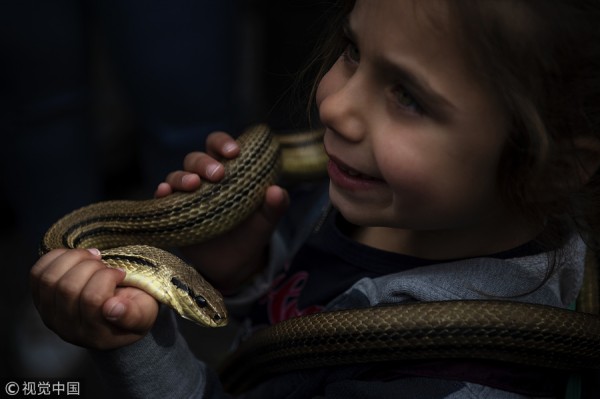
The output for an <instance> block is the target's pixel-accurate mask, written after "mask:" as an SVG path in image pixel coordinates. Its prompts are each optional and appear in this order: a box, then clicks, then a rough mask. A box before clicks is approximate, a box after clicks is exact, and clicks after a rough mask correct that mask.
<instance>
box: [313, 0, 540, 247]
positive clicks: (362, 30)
mask: <svg viewBox="0 0 600 399" xmlns="http://www.w3.org/2000/svg"><path fill="white" fill-rule="evenodd" d="M345 31H346V32H345V34H346V37H347V40H348V45H347V47H346V50H345V52H344V54H343V55H342V56H341V57H340V58H339V59H338V60H337V62H336V63H335V64H334V65H333V67H332V68H331V69H330V70H329V71H328V73H327V74H326V75H325V76H324V77H323V79H322V80H321V82H320V85H319V88H318V91H317V105H318V107H319V112H320V119H321V121H322V122H323V124H324V125H325V127H326V132H325V139H324V143H325V148H326V151H327V153H328V154H329V156H330V163H329V176H330V179H331V184H330V196H331V201H332V203H333V205H334V206H336V207H337V208H338V209H339V210H340V211H341V213H342V214H343V215H344V217H346V218H347V219H348V220H349V221H350V222H352V223H354V224H356V225H358V226H362V227H363V228H362V229H359V231H358V233H357V238H358V239H359V240H361V241H363V242H365V243H367V244H370V245H373V246H375V247H380V248H383V249H387V250H392V251H397V252H402V253H407V254H412V255H415V256H423V257H428V258H432V259H435V258H438V259H440V258H452V257H464V256H475V255H481V254H485V253H490V252H496V251H501V250H505V249H508V248H511V247H513V246H515V245H519V244H520V243H522V242H525V241H527V240H528V239H530V238H532V237H531V236H533V235H535V233H533V232H532V229H531V228H529V227H527V226H524V225H523V222H522V220H521V218H519V217H518V216H517V215H514V214H513V213H511V212H510V211H509V209H508V208H507V207H506V206H505V205H504V204H503V202H502V200H501V197H500V193H499V188H498V184H497V175H498V165H499V160H500V156H501V153H502V149H503V146H504V143H505V142H506V140H507V137H508V128H507V118H506V116H505V114H504V112H503V110H502V109H501V107H500V106H499V105H498V104H497V102H496V101H495V98H494V96H493V94H492V93H490V92H489V91H488V90H487V89H486V88H485V87H484V85H482V84H480V83H479V82H478V81H477V80H476V78H475V74H474V73H473V72H472V71H471V70H470V69H469V66H468V65H467V64H466V63H465V60H464V59H463V57H462V54H461V51H460V49H459V46H458V45H457V44H456V43H455V37H456V36H453V34H452V29H451V25H450V23H449V14H448V10H446V8H445V7H444V2H441V1H435V0H428V1H421V0H419V1H414V0H377V1H372V0H357V1H356V5H355V7H354V9H353V11H352V12H351V14H350V15H349V18H348V23H347V26H346V29H345Z"/></svg>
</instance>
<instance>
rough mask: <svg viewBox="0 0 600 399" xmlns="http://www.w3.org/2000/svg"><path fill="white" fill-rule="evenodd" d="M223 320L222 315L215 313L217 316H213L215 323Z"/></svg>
mask: <svg viewBox="0 0 600 399" xmlns="http://www.w3.org/2000/svg"><path fill="white" fill-rule="evenodd" d="M222 318H223V317H221V315H220V314H218V313H215V315H214V316H213V320H214V321H219V320H221V319H222Z"/></svg>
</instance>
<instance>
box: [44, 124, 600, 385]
mask: <svg viewBox="0 0 600 399" xmlns="http://www.w3.org/2000/svg"><path fill="white" fill-rule="evenodd" d="M307 138H308V141H309V142H311V143H312V144H310V145H311V146H312V147H313V149H314V148H317V149H318V150H317V151H316V152H315V153H316V154H317V156H316V157H314V158H313V159H316V161H314V162H309V163H308V164H302V165H300V163H302V162H304V161H305V160H307V159H310V157H309V156H307V153H308V152H309V151H312V149H308V148H307V147H308V146H307V145H306V142H307ZM319 138H320V136H319V134H318V133H311V134H308V135H305V136H304V137H303V136H284V139H275V138H274V137H273V135H272V134H271V133H270V132H269V129H268V128H267V127H266V126H263V125H260V126H257V127H254V128H252V129H249V130H248V131H247V132H246V133H244V134H243V135H242V136H240V137H239V139H238V141H239V144H240V147H241V151H240V155H239V156H238V157H237V158H236V159H234V160H231V161H227V162H225V163H224V166H225V169H226V173H225V177H224V178H223V180H222V181H220V182H219V183H217V184H212V183H207V182H205V183H203V184H202V187H201V188H200V189H199V190H198V191H196V192H193V193H175V194H173V195H169V196H167V197H164V198H160V199H151V200H146V201H107V202H100V203H96V204H92V205H89V206H87V207H84V208H81V209H78V210H76V211H74V212H72V213H70V214H68V215H66V216H65V217H63V218H62V219H60V220H59V221H58V222H56V223H55V224H54V225H53V226H52V227H51V228H50V229H49V230H48V232H47V233H46V235H45V236H44V238H43V242H42V246H41V252H42V253H46V252H48V251H50V250H52V249H55V248H90V247H95V248H98V249H100V250H101V253H102V260H103V261H104V262H105V263H106V264H107V265H108V266H110V267H118V268H122V269H124V270H125V271H126V273H127V277H126V279H125V281H124V284H126V285H131V286H135V287H139V288H141V289H143V290H145V291H147V292H148V293H149V294H151V295H152V296H154V297H155V298H156V299H157V300H158V301H160V302H162V303H164V304H166V305H167V306H169V307H171V308H173V309H174V310H175V311H176V312H177V313H178V314H179V315H181V316H182V317H184V318H187V319H190V320H193V321H195V322H197V323H199V324H202V325H206V326H211V327H218V326H222V325H225V324H226V323H227V312H226V309H225V306H224V304H223V298H222V296H221V295H220V293H219V292H218V291H217V290H215V289H214V288H212V287H211V285H210V284H208V283H207V282H206V281H205V280H204V279H203V278H202V277H201V276H200V275H199V274H198V273H197V272H196V271H195V269H193V268H192V267H191V266H189V265H187V264H185V263H184V262H183V261H181V260H180V259H179V258H177V257H175V256H174V255H172V254H171V253H169V252H166V251H165V250H162V249H158V247H159V248H169V247H178V246H185V245H190V244H193V243H197V242H201V241H204V240H207V239H209V238H211V237H215V236H217V235H220V234H223V233H224V232H226V231H228V230H230V229H232V228H233V227H235V226H236V225H237V224H238V223H239V222H241V221H242V220H244V219H246V218H247V217H248V216H249V215H250V214H251V213H252V212H254V211H255V210H256V209H257V207H258V206H259V205H260V203H261V201H262V199H263V195H264V192H265V189H266V187H267V186H269V185H271V184H273V183H274V182H275V181H277V179H278V176H279V174H280V170H281V165H282V164H283V168H284V169H285V170H287V172H286V175H287V176H288V177H290V178H291V179H292V180H293V179H295V178H297V177H298V176H300V175H302V174H303V173H308V174H312V175H319V174H321V173H322V171H323V166H324V164H325V162H326V161H327V158H326V156H325V155H324V154H323V152H322V148H321V147H320V140H319ZM307 165H308V166H307ZM303 168H304V171H305V172H302V169H303ZM594 295H597V291H596V293H595V294H594ZM428 305H429V304H421V305H418V306H416V305H414V304H413V305H399V306H393V307H385V308H381V309H378V310H374V309H370V310H353V311H347V312H341V313H333V312H332V313H331V314H328V313H323V314H319V315H314V316H311V317H309V318H304V317H303V318H299V319H298V320H296V321H294V320H291V321H289V322H284V323H281V325H278V326H275V327H274V328H270V329H267V331H266V332H265V333H263V334H261V335H259V336H258V337H257V338H256V339H253V340H251V341H250V343H249V344H248V345H245V346H244V347H243V348H242V355H240V356H241V357H240V356H238V358H240V359H241V361H239V362H237V363H236V364H237V365H238V366H239V365H242V366H244V365H246V366H247V367H246V366H244V367H242V368H237V366H236V367H233V368H232V367H229V370H231V372H230V373H229V374H230V375H234V376H236V377H234V379H233V381H237V380H236V378H238V379H239V378H242V380H243V377H241V376H243V375H244V374H251V373H252V372H254V373H256V371H257V370H258V369H257V367H254V366H252V365H255V366H256V365H257V364H258V365H259V368H260V369H261V370H263V371H264V372H265V373H266V372H267V370H268V369H273V370H274V372H277V371H282V370H284V369H286V368H287V369H294V368H303V367H313V366H315V365H332V364H347V363H349V362H369V361H380V359H383V360H389V358H388V356H387V355H389V354H393V358H394V359H397V358H403V357H404V358H416V357H428V358H436V357H438V358H439V357H448V356H450V355H452V356H454V357H483V358H490V357H491V358H499V359H500V360H504V361H506V360H508V361H516V362H519V363H528V364H536V365H546V366H548V367H560V368H570V367H574V368H582V367H583V368H585V367H598V366H599V364H600V321H599V320H600V319H599V318H598V317H597V316H592V315H589V314H583V313H580V312H566V311H563V310H559V309H554V308H549V307H543V306H534V307H524V306H523V305H522V304H514V305H515V306H514V307H511V303H504V304H502V305H498V304H497V302H494V301H477V302H469V301H449V302H443V303H436V304H431V306H429V307H428ZM528 306H529V305H528ZM432 309H434V310H435V311H432V312H430V311H429V310H432ZM524 312H525V313H524ZM527 312H535V315H536V319H535V320H536V323H524V321H526V319H527V317H525V318H523V314H527ZM481 315H487V316H488V317H484V318H482V317H480V316H481ZM456 326H458V327H456ZM571 327H572V328H571ZM557 331H558V333H557ZM496 336H500V337H502V339H496V340H494V339H491V337H496ZM548 336H552V337H551V338H552V342H549V343H548V342H546V343H545V342H542V341H543V340H544V339H546V338H547V337H548ZM527 337H536V339H535V340H534V341H535V342H532V340H531V339H529V338H527ZM544 337H546V338H544ZM419 343H420V344H422V345H425V344H428V345H425V346H418V345H417V344H419ZM334 344H335V345H334ZM411 345H412V346H413V349H410V350H409V349H408V348H410V347H411ZM415 345H417V346H415ZM544 346H546V347H547V348H546V349H547V350H546V349H543V347H544ZM548 346H549V347H548ZM559 347H560V350H559V351H557V349H558V348H559ZM415 348H417V349H415ZM418 348H424V349H422V350H419V349H418ZM534 348H535V349H537V350H538V352H539V353H538V352H536V354H535V356H534V355H532V350H533V349H534ZM348 352H349V354H348ZM503 353H505V354H506V355H502V354H503ZM369 354H372V355H371V356H369ZM384 355H385V356H384ZM249 359H250V360H251V359H258V363H249ZM336 359H337V360H336ZM269 364H270V365H271V366H272V367H267V366H266V365H269ZM233 384H234V386H237V387H240V386H241V385H240V384H241V383H238V382H233Z"/></svg>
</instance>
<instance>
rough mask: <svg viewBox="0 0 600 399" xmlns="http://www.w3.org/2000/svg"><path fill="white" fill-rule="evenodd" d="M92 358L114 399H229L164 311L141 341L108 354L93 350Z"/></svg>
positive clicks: (170, 313)
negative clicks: (115, 398)
mask: <svg viewBox="0 0 600 399" xmlns="http://www.w3.org/2000/svg"><path fill="white" fill-rule="evenodd" d="M92 358H93V360H94V361H95V363H96V366H97V368H98V370H99V372H100V374H101V376H102V378H103V379H104V380H105V381H106V386H107V389H108V391H109V392H108V394H110V395H111V396H114V397H117V398H148V399H151V398H160V399H162V398H203V399H217V398H219V399H223V398H228V397H229V396H228V395H226V394H224V393H223V390H222V388H221V383H220V382H219V379H218V376H217V375H216V373H215V372H214V371H213V370H211V369H210V368H209V367H208V366H207V365H206V364H205V363H203V362H201V361H199V360H198V359H197V358H196V357H195V356H194V354H193V353H192V351H191V350H190V349H189V348H188V345H187V343H186V341H185V338H184V337H183V336H182V335H181V334H179V331H178V330H177V325H176V320H175V315H174V313H173V312H172V311H171V310H170V309H167V308H163V309H161V312H160V314H159V316H158V318H157V320H156V323H155V325H154V327H153V328H152V330H151V331H150V332H149V333H148V334H147V335H146V336H145V337H144V338H142V339H141V340H140V341H138V342H136V343H134V344H132V345H129V346H127V347H124V348H120V349H115V350H111V351H92Z"/></svg>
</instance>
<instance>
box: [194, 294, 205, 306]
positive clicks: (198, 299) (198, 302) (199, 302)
mask: <svg viewBox="0 0 600 399" xmlns="http://www.w3.org/2000/svg"><path fill="white" fill-rule="evenodd" d="M194 302H196V305H198V306H199V307H201V308H205V307H206V306H208V302H207V301H206V298H204V297H203V296H202V295H196V296H195V297H194Z"/></svg>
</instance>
